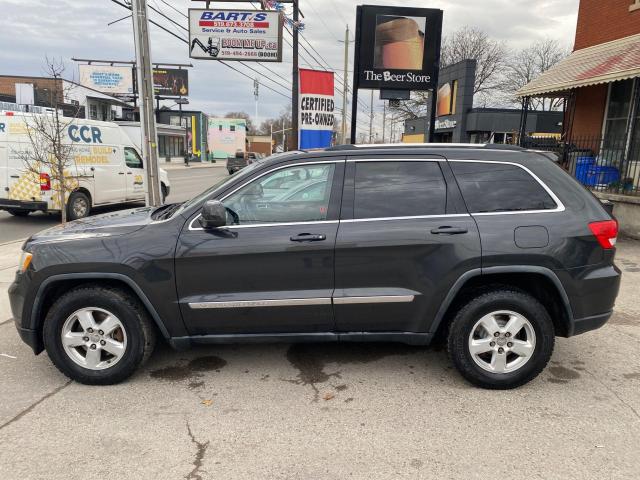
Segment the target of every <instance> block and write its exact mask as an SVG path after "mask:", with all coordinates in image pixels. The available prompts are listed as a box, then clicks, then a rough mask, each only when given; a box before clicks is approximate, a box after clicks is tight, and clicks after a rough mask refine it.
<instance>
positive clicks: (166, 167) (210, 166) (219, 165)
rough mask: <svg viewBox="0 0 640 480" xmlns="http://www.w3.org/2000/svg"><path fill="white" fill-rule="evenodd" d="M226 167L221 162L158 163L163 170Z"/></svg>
mask: <svg viewBox="0 0 640 480" xmlns="http://www.w3.org/2000/svg"><path fill="white" fill-rule="evenodd" d="M221 167H222V168H226V165H225V164H223V163H208V164H205V165H198V164H197V163H196V164H194V163H192V164H190V165H189V166H188V167H187V166H186V165H184V164H176V165H171V164H169V165H160V168H162V169H164V170H182V169H184V170H186V169H191V168H221Z"/></svg>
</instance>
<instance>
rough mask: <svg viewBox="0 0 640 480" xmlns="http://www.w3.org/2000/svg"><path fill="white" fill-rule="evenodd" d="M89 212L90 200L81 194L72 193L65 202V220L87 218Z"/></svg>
mask: <svg viewBox="0 0 640 480" xmlns="http://www.w3.org/2000/svg"><path fill="white" fill-rule="evenodd" d="M90 212H91V200H89V197H88V196H87V195H85V194H84V193H82V192H73V193H72V194H71V195H70V196H69V201H68V202H67V218H68V219H69V220H77V219H79V218H85V217H88V216H89V213H90Z"/></svg>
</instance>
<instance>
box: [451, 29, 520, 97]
mask: <svg viewBox="0 0 640 480" xmlns="http://www.w3.org/2000/svg"><path fill="white" fill-rule="evenodd" d="M507 56H508V51H507V47H506V44H505V43H504V42H501V41H498V40H494V39H492V38H490V37H489V35H488V34H487V33H486V32H485V31H483V30H481V29H479V28H477V27H470V26H465V27H462V28H460V29H459V30H457V31H455V32H453V33H452V34H450V35H447V36H445V37H444V38H443V40H442V52H441V55H440V67H441V68H442V67H447V66H449V65H453V64H454V63H458V62H461V61H462V60H475V61H476V62H477V65H476V81H475V86H474V89H473V93H474V94H481V97H485V98H486V96H487V95H490V94H491V93H492V92H494V91H496V90H497V89H498V88H500V84H501V82H500V74H501V72H502V68H503V67H504V66H505V64H506V62H507Z"/></svg>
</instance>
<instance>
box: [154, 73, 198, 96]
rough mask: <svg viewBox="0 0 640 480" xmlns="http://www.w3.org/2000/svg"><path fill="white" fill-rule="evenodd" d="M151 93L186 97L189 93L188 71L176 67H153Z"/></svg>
mask: <svg viewBox="0 0 640 480" xmlns="http://www.w3.org/2000/svg"><path fill="white" fill-rule="evenodd" d="M153 94H154V95H161V96H165V97H186V96H187V95H189V71H188V70H181V69H178V68H154V69H153Z"/></svg>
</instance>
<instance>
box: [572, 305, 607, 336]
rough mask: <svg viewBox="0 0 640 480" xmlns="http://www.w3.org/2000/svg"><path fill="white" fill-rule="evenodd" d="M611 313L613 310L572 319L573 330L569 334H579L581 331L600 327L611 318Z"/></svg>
mask: <svg viewBox="0 0 640 480" xmlns="http://www.w3.org/2000/svg"><path fill="white" fill-rule="evenodd" d="M611 315H613V310H611V311H610V312H607V313H601V314H600V315H593V316H591V317H585V318H576V319H574V320H573V331H572V332H570V336H573V335H580V334H581V333H585V332H589V331H591V330H595V329H597V328H600V327H602V326H603V325H604V324H605V323H607V321H608V320H609V319H610V318H611Z"/></svg>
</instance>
